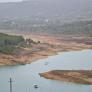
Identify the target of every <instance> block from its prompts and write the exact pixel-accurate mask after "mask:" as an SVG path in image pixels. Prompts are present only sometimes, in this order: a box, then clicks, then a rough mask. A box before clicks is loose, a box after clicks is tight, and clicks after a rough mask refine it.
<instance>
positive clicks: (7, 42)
mask: <svg viewBox="0 0 92 92" xmlns="http://www.w3.org/2000/svg"><path fill="white" fill-rule="evenodd" d="M24 41H25V40H24V38H23V37H22V36H12V35H8V34H3V33H0V52H1V53H4V54H12V52H13V50H14V49H15V48H16V46H18V44H20V43H21V42H24Z"/></svg>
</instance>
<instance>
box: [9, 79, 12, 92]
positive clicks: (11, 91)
mask: <svg viewBox="0 0 92 92" xmlns="http://www.w3.org/2000/svg"><path fill="white" fill-rule="evenodd" d="M9 82H10V92H12V78H10V81H9Z"/></svg>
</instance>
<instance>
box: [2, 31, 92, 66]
mask: <svg viewBox="0 0 92 92" xmlns="http://www.w3.org/2000/svg"><path fill="white" fill-rule="evenodd" d="M11 34H13V33H11ZM14 35H18V34H14ZM20 35H22V36H23V37H24V38H31V39H33V40H35V41H38V40H39V41H40V42H41V43H39V44H32V46H31V48H20V49H17V50H15V51H14V54H12V55H5V54H2V53H0V65H16V64H28V63H32V62H34V61H37V60H39V59H42V58H47V57H48V56H51V55H55V54H57V53H58V52H65V51H71V50H73V51H78V50H84V49H92V37H73V36H70V37H69V36H61V37H60V36H50V35H37V34H20Z"/></svg>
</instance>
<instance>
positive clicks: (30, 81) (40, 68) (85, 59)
mask: <svg viewBox="0 0 92 92" xmlns="http://www.w3.org/2000/svg"><path fill="white" fill-rule="evenodd" d="M56 69H62V70H67V69H69V70H71V69H74V70H76V69H92V50H84V51H71V52H64V53H59V55H55V56H51V57H48V58H47V59H42V60H38V61H37V62H34V63H32V64H28V65H23V66H21V65H19V66H3V67H0V92H9V78H10V77H12V79H13V92H92V86H91V85H78V84H73V83H66V82H61V81H56V80H47V79H45V78H42V77H40V76H39V74H38V73H41V72H46V71H49V70H56ZM35 84H37V85H38V87H39V88H38V89H35V88H34V85H35Z"/></svg>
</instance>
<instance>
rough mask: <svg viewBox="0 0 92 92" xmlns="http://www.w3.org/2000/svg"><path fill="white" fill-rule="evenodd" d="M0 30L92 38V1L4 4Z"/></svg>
mask: <svg viewBox="0 0 92 92" xmlns="http://www.w3.org/2000/svg"><path fill="white" fill-rule="evenodd" d="M81 19H82V20H81ZM87 19H88V20H87ZM65 20H66V22H65ZM73 20H74V22H73ZM76 21H78V22H76ZM0 29H5V30H20V31H28V32H33V33H43V34H60V35H61V34H66V35H67V34H68V35H74V34H75V35H88V36H92V0H24V1H23V2H17V3H15V2H14V3H0Z"/></svg>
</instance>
